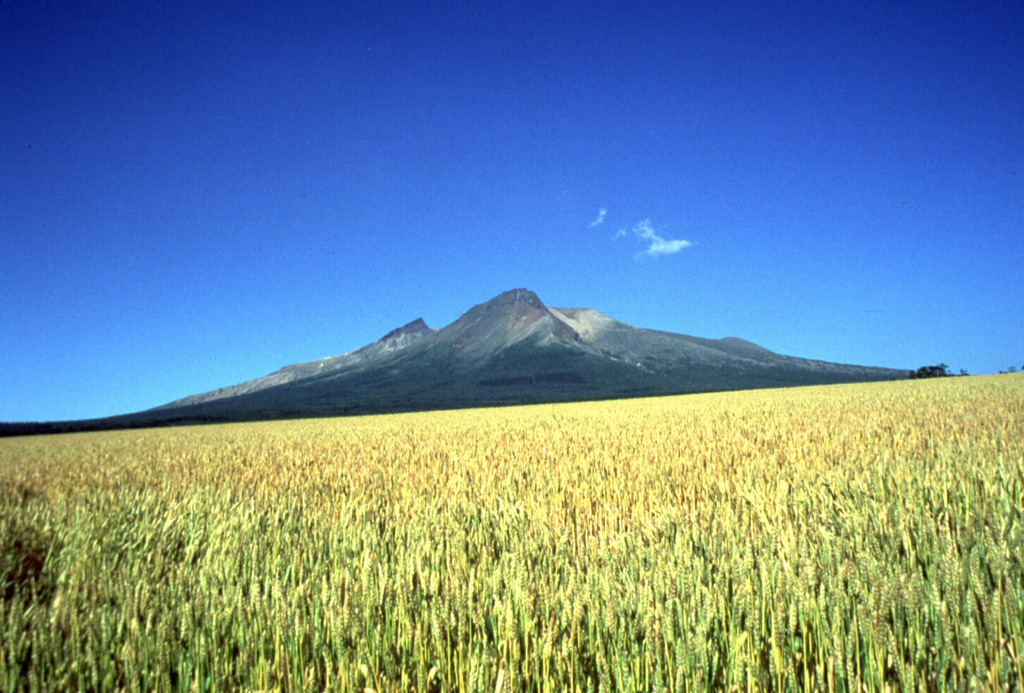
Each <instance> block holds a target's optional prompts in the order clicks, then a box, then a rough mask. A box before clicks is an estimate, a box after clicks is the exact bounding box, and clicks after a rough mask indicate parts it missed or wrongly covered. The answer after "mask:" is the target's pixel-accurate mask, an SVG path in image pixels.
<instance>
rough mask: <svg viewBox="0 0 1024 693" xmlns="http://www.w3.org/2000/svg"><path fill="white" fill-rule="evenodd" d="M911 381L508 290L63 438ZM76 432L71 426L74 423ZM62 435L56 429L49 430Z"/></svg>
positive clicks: (887, 371) (899, 373)
mask: <svg viewBox="0 0 1024 693" xmlns="http://www.w3.org/2000/svg"><path fill="white" fill-rule="evenodd" d="M907 376H908V371H906V370H899V369H892V368H875V367H868V366H856V365H846V364H837V363H829V362H825V361H814V360H809V359H803V358H796V357H793V356H784V355H781V354H776V353H774V352H772V351H769V350H768V349H765V348H763V347H760V346H758V345H756V344H753V343H751V342H748V341H745V340H743V339H738V338H735V337H727V338H725V339H704V338H700V337H691V336H688V335H682V334H674V333H670V332H660V331H657V330H649V329H643V328H637V327H632V326H630V325H626V324H624V323H621V322H618V321H617V320H614V319H612V318H610V317H608V316H606V315H603V314H601V313H599V312H597V311H595V310H591V309H588V308H551V307H548V306H546V305H544V303H543V302H541V300H540V298H538V296H537V295H536V294H535V293H533V292H532V291H529V290H527V289H513V290H511V291H506V292H504V293H502V294H500V295H498V296H496V297H494V298H492V299H491V300H489V301H487V302H485V303H481V304H479V305H476V306H473V307H472V308H470V309H469V310H468V311H466V313H465V314H463V315H462V316H461V317H460V318H459V319H457V320H456V321H455V322H453V323H451V324H450V325H447V326H445V327H442V328H439V329H432V328H430V327H428V326H427V324H426V323H425V322H424V321H423V320H422V319H416V320H413V321H412V322H410V323H408V324H406V325H403V326H402V327H399V328H397V329H394V330H392V331H391V332H388V333H387V334H386V335H384V336H383V337H381V338H380V339H379V340H378V341H376V342H373V343H372V344H368V345H367V346H364V347H362V348H361V349H357V350H355V351H351V352H349V353H346V354H341V355H340V356H332V357H330V358H325V359H320V360H318V361H310V362H308V363H299V364H295V365H291V366H286V367H284V368H282V369H281V370H279V371H277V372H275V373H271V374H270V375H267V376H264V377H262V378H257V379H255V380H250V381H247V382H244V383H240V384H238V385H233V386H230V387H224V388H221V389H218V390H213V391H211V392H205V393H201V394H197V395H193V396H191V397H186V398H184V399H180V400H177V401H174V402H170V403H169V404H165V405H163V406H160V407H156V408H155V409H150V410H147V411H143V412H139V413H136V414H127V415H124V416H118V417H111V418H109V419H98V420H92V421H88V422H67V423H65V424H62V425H63V428H62V429H61V430H68V429H75V428H112V427H124V426H153V425H169V424H184V423H201V422H217V421H254V420H265V419H282V418H298V417H321V416H341V415H352V414H370V413H383V412H397V411H422V410H432V409H451V408H461V407H474V406H493V405H506V404H526V403H536V402H556V401H575V400H591V399H604V398H615V397H637V396H645V395H661V394H682V393H691V392H709V391H718V390H737V389H752V388H767V387H789V386H795V385H817V384H828V383H850V382H866V381H875V380H895V379H903V378H906V377H907ZM75 424H78V425H75ZM50 425H51V426H60V425H61V424H50Z"/></svg>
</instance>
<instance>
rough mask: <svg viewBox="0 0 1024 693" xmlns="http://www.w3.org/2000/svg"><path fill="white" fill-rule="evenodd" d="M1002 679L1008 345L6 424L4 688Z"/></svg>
mask: <svg viewBox="0 0 1024 693" xmlns="http://www.w3.org/2000/svg"><path fill="white" fill-rule="evenodd" d="M1022 685H1024V375H1016V376H1015V375H1004V376H986V377H972V378H946V379H936V380H928V381H906V382H892V383H876V384H869V385H841V386H828V387H810V388H797V389H788V390H764V391H752V392H737V393H718V394H705V395H690V396H682V397H661V398H653V399H636V400H624V401H609V402H598V403H584V404H579V403H577V404H562V405H541V406H530V407H517V408H501V409H486V410H484V409H481V410H464V411H454V412H435V413H424V414H402V415H390V416H374V417H361V418H349V419H322V420H308V421H288V422H274V423H260V424H235V425H224V426H202V427H190V428H177V429H162V430H140V431H126V432H116V433H80V434H68V435H61V436H46V437H26V438H11V439H3V440H0V690H3V691H11V692H13V691H49V690H56V691H121V690H126V691H210V690H223V691H233V690H261V691H267V690H280V691H300V690H309V691H321V690H337V691H356V690H358V691H364V690H367V689H370V690H373V691H486V692H487V693H492V692H495V693H500V692H502V691H508V692H511V691H573V692H575V691H670V692H672V693H675V692H679V691H703V690H743V691H754V690H764V691H783V690H821V691H885V690H905V691H912V690H923V691H936V690H938V691H943V690H977V689H980V690H1008V689H1009V690H1021V686H1022Z"/></svg>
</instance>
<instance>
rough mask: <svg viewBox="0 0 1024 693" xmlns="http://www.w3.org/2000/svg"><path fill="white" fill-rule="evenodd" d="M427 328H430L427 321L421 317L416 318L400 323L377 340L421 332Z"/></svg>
mask: <svg viewBox="0 0 1024 693" xmlns="http://www.w3.org/2000/svg"><path fill="white" fill-rule="evenodd" d="M429 329H430V328H429V327H428V326H427V323H426V322H424V321H423V318H416V319H415V320H413V321H412V322H408V323H406V324H404V325H402V326H401V327H397V328H395V329H393V330H391V331H390V332H388V333H387V334H386V335H384V336H383V337H381V338H380V340H379V341H381V342H383V341H385V340H388V339H392V338H394V337H398V336H400V335H403V334H415V333H417V332H423V331H425V330H429Z"/></svg>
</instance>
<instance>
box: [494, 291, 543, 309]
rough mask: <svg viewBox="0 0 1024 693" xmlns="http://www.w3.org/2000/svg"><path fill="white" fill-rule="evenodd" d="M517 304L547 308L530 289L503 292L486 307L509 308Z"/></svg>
mask: <svg viewBox="0 0 1024 693" xmlns="http://www.w3.org/2000/svg"><path fill="white" fill-rule="evenodd" d="M516 303H526V304H528V305H531V306H534V307H536V308H547V306H545V305H544V303H543V302H541V300H540V298H538V297H537V294H535V293H533V292H532V291H530V290H529V289H510V290H508V291H503V292H502V293H500V294H498V295H497V296H495V297H494V298H492V299H491V300H490V301H487V302H486V303H485V304H484V305H487V306H507V305H513V304H516Z"/></svg>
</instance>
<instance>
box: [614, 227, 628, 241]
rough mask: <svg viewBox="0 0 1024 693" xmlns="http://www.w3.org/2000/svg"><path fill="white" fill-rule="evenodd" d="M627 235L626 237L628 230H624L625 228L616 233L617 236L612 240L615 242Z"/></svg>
mask: <svg viewBox="0 0 1024 693" xmlns="http://www.w3.org/2000/svg"><path fill="white" fill-rule="evenodd" d="M625 235H626V229H624V228H623V229H619V230H618V231H616V232H615V235H614V236H612V240H613V241H614V240H615V239H617V238H622V237H623V236H625Z"/></svg>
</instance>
